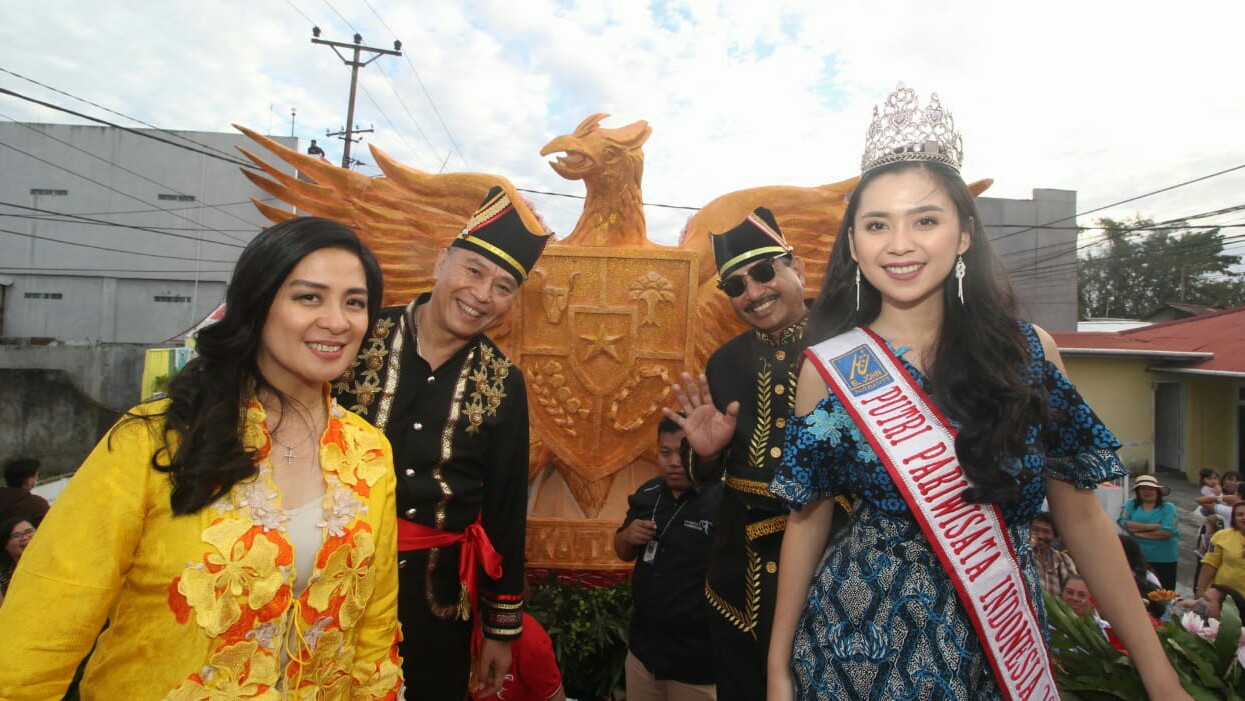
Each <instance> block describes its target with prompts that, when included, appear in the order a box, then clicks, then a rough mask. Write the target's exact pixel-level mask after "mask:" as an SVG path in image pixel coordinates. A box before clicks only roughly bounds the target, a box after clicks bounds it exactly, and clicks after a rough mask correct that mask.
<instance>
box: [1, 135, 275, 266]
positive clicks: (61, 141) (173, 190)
mask: <svg viewBox="0 0 1245 701" xmlns="http://www.w3.org/2000/svg"><path fill="white" fill-rule="evenodd" d="M0 117H5V118H10V117H9V116H8V115H7V114H4V113H3V112H0ZM15 123H16V124H18V125H19V126H22V127H25V128H27V129H29V130H31V131H33V132H35V133H37V134H42V135H43V137H44V138H47V139H51V140H53V141H55V142H57V143H59V144H62V145H64V146H68V147H69V148H71V149H73V150H75V151H77V152H79V153H82V154H86V155H87V156H90V157H91V158H94V159H95V160H97V161H102V162H104V163H107V164H108V165H110V166H112V167H114V168H117V169H118V170H122V171H124V172H126V173H129V174H130V175H133V176H134V177H136V178H138V179H140V180H143V181H144V182H148V183H151V184H152V185H156V186H158V187H162V188H164V189H166V190H168V191H169V192H171V193H175V194H178V195H189V194H190V193H187V192H182V191H181V190H178V189H177V188H175V187H172V186H170V185H169V184H167V183H163V182H160V181H158V180H153V179H151V178H149V177H147V176H146V175H143V174H142V173H139V172H137V171H133V170H130V169H129V168H126V167H125V166H123V165H121V164H120V163H117V162H116V161H113V160H110V159H107V158H104V157H103V156H99V155H96V154H94V153H91V152H90V151H87V150H86V149H84V148H80V147H78V146H75V145H73V144H71V143H69V142H68V141H65V140H64V139H58V138H57V137H55V136H52V135H51V134H49V133H47V132H45V131H43V130H41V129H36V128H35V127H32V126H30V125H29V124H22V123H20V122H15ZM213 209H215V208H213ZM217 211H219V212H220V213H221V214H224V215H226V216H229V217H233V218H234V219H237V220H238V221H240V222H243V223H247V224H249V223H250V222H248V221H246V220H245V219H243V218H242V217H239V216H238V215H236V214H234V213H233V212H226V211H224V210H220V209H218V210H217ZM216 231H218V232H220V233H221V235H223V236H225V237H226V238H231V239H233V240H234V241H237V242H239V243H246V241H245V240H243V239H240V238H238V237H236V236H231V235H229V234H226V233H225V232H224V231H221V230H220V229H217V230H216Z"/></svg>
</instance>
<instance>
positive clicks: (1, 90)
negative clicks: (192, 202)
mask: <svg viewBox="0 0 1245 701" xmlns="http://www.w3.org/2000/svg"><path fill="white" fill-rule="evenodd" d="M0 94H4V95H12V96H13V97H16V98H17V99H19V100H25V101H26V102H32V103H34V104H36V105H41V106H43V107H47V108H48V109H52V110H56V111H57V112H64V113H65V114H72V115H73V116H75V117H80V118H82V119H86V120H90V121H92V122H97V123H99V124H104V125H107V126H110V127H113V128H114V129H120V130H122V131H126V132H129V133H131V134H133V135H135V136H141V137H142V138H144V139H151V140H152V141H159V142H160V143H162V144H168V145H169V146H173V147H176V148H180V149H185V150H187V151H193V152H194V153H197V154H200V155H202V156H207V157H209V158H215V159H216V160H218V161H225V162H227V163H232V164H233V165H236V166H239V167H243V168H250V169H251V170H260V169H259V168H258V167H257V166H255V164H253V163H247V162H246V161H240V160H238V159H236V158H231V157H227V156H221V155H219V154H215V153H212V152H210V151H204V150H202V149H197V148H194V147H192V146H187V145H185V144H179V143H177V142H175V141H169V140H168V139H162V138H160V137H158V136H156V135H155V134H148V133H145V132H143V131H141V130H139V129H132V128H130V127H125V126H121V125H120V124H116V123H115V122H110V121H108V120H107V119H100V118H99V117H92V116H90V115H88V114H83V113H81V112H78V111H76V110H71V109H69V108H68V107H61V106H59V105H54V104H52V103H50V102H44V101H43V100H36V99H35V98H33V97H30V96H28V95H23V94H21V93H19V92H15V91H13V90H9V89H8V88H0Z"/></svg>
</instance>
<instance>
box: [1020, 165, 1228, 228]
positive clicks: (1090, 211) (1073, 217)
mask: <svg viewBox="0 0 1245 701" xmlns="http://www.w3.org/2000/svg"><path fill="white" fill-rule="evenodd" d="M1242 168H1245V163H1242V164H1240V165H1237V166H1233V167H1231V168H1225V169H1223V170H1219V171H1215V172H1214V173H1210V174H1207V175H1203V176H1201V177H1197V178H1193V179H1192V180H1186V181H1184V182H1180V183H1176V184H1175V185H1168V186H1167V187H1162V188H1159V189H1157V190H1151V191H1150V192H1144V193H1142V194H1140V195H1136V196H1133V197H1128V198H1125V199H1122V200H1120V201H1118V202H1112V203H1111V204H1104V205H1102V206H1101V207H1095V208H1093V209H1087V210H1085V211H1084V212H1077V213H1076V214H1073V215H1071V216H1067V217H1060V218H1059V219H1053V220H1051V221H1049V222H1047V223H1045V224H1039V225H1037V226H1030V227H1027V228H1024V229H1021V230H1019V231H1013V232H1011V233H1009V234H1007V235H1006V236H1003V237H1000V238H1007V237H1011V236H1018V235H1020V234H1023V233H1025V232H1026V231H1033V230H1034V229H1044V228H1046V227H1048V226H1050V225H1052V224H1060V223H1062V222H1066V221H1068V220H1076V219H1077V218H1078V217H1083V216H1085V215H1087V214H1093V213H1094V212H1101V211H1102V210H1104V209H1111V208H1112V207H1118V206H1120V205H1122V204H1128V203H1129V202H1136V201H1137V200H1141V199H1145V198H1147V197H1153V196H1154V195H1159V194H1162V193H1164V192H1170V191H1172V190H1175V189H1177V188H1181V187H1184V186H1186V185H1192V184H1194V183H1200V182H1202V181H1204V180H1210V179H1211V178H1217V177H1219V176H1221V175H1227V174H1228V173H1231V172H1234V171H1238V170H1241V169H1242Z"/></svg>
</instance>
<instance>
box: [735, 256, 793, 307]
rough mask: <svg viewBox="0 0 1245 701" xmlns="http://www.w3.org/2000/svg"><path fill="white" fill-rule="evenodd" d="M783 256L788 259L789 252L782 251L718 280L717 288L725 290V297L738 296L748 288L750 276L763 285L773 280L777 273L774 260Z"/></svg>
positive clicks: (781, 258)
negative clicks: (736, 273) (780, 253)
mask: <svg viewBox="0 0 1245 701" xmlns="http://www.w3.org/2000/svg"><path fill="white" fill-rule="evenodd" d="M784 258H786V259H790V258H791V254H790V253H784V254H782V255H779V256H775V257H773V258H770V259H768V260H763V261H761V262H760V263H757V264H756V265H754V266H752V267H751V268H749V269H748V270H745V271H744V272H742V273H740V274H738V275H732V276H730V277H728V278H726V279H725V280H722V281H720V282H718V289H719V290H722V291H723V292H725V293H726V296H727V297H738V296H739V295H741V294H743V293H744V290H746V289H748V280H747V278H752V279H753V280H756V281H757V282H758V283H760V284H762V285H764V284H765V283H767V282H769V281H770V280H773V279H774V276H775V275H777V274H778V273H777V271H775V270H774V261H779V260H783V259H784Z"/></svg>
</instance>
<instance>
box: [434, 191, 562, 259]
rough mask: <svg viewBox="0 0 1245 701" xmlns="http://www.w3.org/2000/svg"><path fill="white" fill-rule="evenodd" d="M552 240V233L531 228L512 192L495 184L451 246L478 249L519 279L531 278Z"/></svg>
mask: <svg viewBox="0 0 1245 701" xmlns="http://www.w3.org/2000/svg"><path fill="white" fill-rule="evenodd" d="M548 242H549V234H548V232H545V231H541V232H540V233H536V232H533V231H531V230H530V229H528V227H527V226H526V225H525V224H524V222H523V217H522V216H520V214H519V212H518V211H517V210H516V209H515V208H514V203H513V202H511V201H510V195H508V194H506V191H505V190H503V189H502V188H501V187H498V186H496V185H494V186H493V187H492V188H491V189H490V190H489V191H488V195H486V196H485V197H484V202H483V203H482V204H481V205H480V208H479V209H477V210H476V213H475V214H473V215H471V220H470V221H468V222H467V226H465V227H464V228H463V230H462V232H461V233H460V234H458V237H457V238H455V239H454V242H453V243H451V244H450V246H455V247H458V248H465V249H467V250H469V251H474V252H476V253H479V254H480V255H482V256H484V257H485V258H488V259H489V260H491V261H493V262H494V263H496V264H498V265H500V266H501V267H502V269H504V270H505V271H506V272H508V273H510V274H511V275H513V276H514V279H515V280H516V281H517V282H520V283H521V282H523V281H524V280H526V279H527V276H528V273H530V272H532V266H533V265H536V259H537V258H540V254H541V252H542V251H544V250H545V244H546V243H548Z"/></svg>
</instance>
